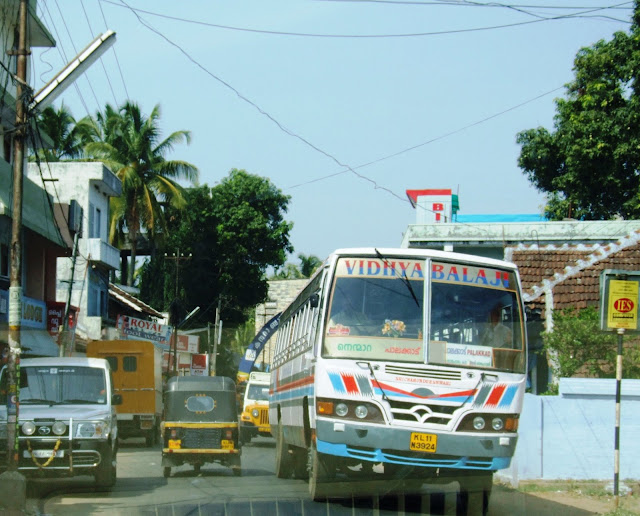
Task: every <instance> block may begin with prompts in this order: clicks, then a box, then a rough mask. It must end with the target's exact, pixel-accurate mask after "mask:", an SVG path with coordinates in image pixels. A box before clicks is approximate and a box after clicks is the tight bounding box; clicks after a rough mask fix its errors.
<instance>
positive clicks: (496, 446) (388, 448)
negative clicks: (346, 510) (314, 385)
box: [316, 418, 518, 471]
mask: <svg viewBox="0 0 640 516" xmlns="http://www.w3.org/2000/svg"><path fill="white" fill-rule="evenodd" d="M412 434H421V435H422V436H430V437H428V438H429V439H430V440H431V442H433V443H434V447H433V451H429V452H426V451H414V450H412V449H411V442H412ZM434 436H435V439H434ZM415 437H416V436H414V440H415ZM418 437H419V436H418ZM517 440H518V437H517V434H515V433H508V434H489V433H470V432H459V433H438V432H436V431H433V430H420V429H415V428H391V427H389V426H386V425H363V424H358V423H353V422H347V421H340V422H337V421H334V420H324V419H320V418H319V419H318V420H317V421H316V447H317V450H318V452H320V453H325V454H328V455H333V456H337V457H344V458H348V459H352V460H355V461H369V462H376V463H379V462H382V463H391V464H401V465H407V466H419V467H426V468H448V469H449V468H450V469H475V470H487V471H496V470H499V469H504V468H507V467H509V465H510V464H511V457H513V454H514V452H515V447H516V442H517ZM381 443H383V446H384V447H381V446H380V444H381Z"/></svg>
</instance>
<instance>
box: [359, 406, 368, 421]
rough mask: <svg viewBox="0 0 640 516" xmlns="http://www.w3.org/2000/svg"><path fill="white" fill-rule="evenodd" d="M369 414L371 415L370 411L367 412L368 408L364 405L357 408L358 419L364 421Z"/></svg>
mask: <svg viewBox="0 0 640 516" xmlns="http://www.w3.org/2000/svg"><path fill="white" fill-rule="evenodd" d="M368 414H369V410H367V407H365V406H364V405H358V406H357V407H356V417H357V418H358V419H364V418H366V417H367V415H368Z"/></svg>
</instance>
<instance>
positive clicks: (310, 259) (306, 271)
mask: <svg viewBox="0 0 640 516" xmlns="http://www.w3.org/2000/svg"><path fill="white" fill-rule="evenodd" d="M298 259H299V260H300V273H301V274H302V277H303V278H310V277H311V275H312V274H313V273H314V272H315V271H316V269H317V268H318V267H320V266H321V265H322V260H321V259H320V258H318V257H317V256H315V255H313V254H310V255H309V256H305V255H304V254H302V253H300V254H299V255H298Z"/></svg>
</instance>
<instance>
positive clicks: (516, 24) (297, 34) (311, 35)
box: [101, 0, 631, 39]
mask: <svg viewBox="0 0 640 516" xmlns="http://www.w3.org/2000/svg"><path fill="white" fill-rule="evenodd" d="M121 1H122V0H121ZM101 2H106V3H110V4H113V5H116V6H118V7H122V6H121V5H118V4H116V3H114V2H111V1H109V0H101ZM123 3H124V2H123ZM630 3H631V2H623V3H620V4H615V5H613V6H605V7H596V8H587V9H585V10H583V11H582V12H579V13H570V14H563V15H558V16H550V17H541V16H538V15H535V14H532V13H528V12H525V11H521V12H524V13H525V14H529V15H531V16H537V18H536V19H535V20H529V21H522V22H514V23H507V24H502V25H492V26H488V27H474V28H468V29H451V30H443V31H431V32H412V33H401V34H319V33H315V34H314V33H306V32H287V31H273V30H265V29H249V28H246V27H234V26H230V25H220V24H216V23H209V22H203V21H200V20H191V19H187V18H181V17H178V16H169V15H166V14H160V13H156V12H152V11H147V10H144V9H139V8H136V7H131V6H129V5H128V4H125V6H126V7H127V8H129V9H130V10H131V11H132V12H133V13H134V14H135V15H136V16H138V13H142V14H147V15H149V16H156V17H158V18H164V19H168V20H174V21H180V22H184V23H191V24H194V25H202V26H205V27H213V28H217V29H224V30H232V31H238V32H252V33H257V34H267V35H272V36H293V37H305V38H353V39H383V38H414V37H426V36H442V35H447V34H461V33H467V32H481V31H488V30H497V29H505V28H510V27H519V26H522V25H530V24H532V23H539V22H543V21H551V20H562V19H571V18H582V17H585V16H584V15H585V14H589V13H595V12H599V11H604V10H608V9H613V8H619V7H621V6H624V5H628V4H630ZM449 5H467V6H474V5H477V6H481V5H486V6H490V4H474V3H471V2H469V3H467V2H465V3H464V4H449ZM499 5H501V4H497V5H496V7H497V6H499ZM503 7H505V8H507V7H510V8H512V9H516V8H515V7H513V6H507V5H503ZM516 10H519V9H516ZM138 19H140V18H139V16H138ZM614 21H620V22H623V23H630V22H628V21H625V20H618V19H614Z"/></svg>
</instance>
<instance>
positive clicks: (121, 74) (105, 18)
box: [98, 1, 131, 99]
mask: <svg viewBox="0 0 640 516" xmlns="http://www.w3.org/2000/svg"><path fill="white" fill-rule="evenodd" d="M98 7H100V13H101V14H102V20H103V21H104V27H105V29H108V28H109V24H108V23H107V17H106V16H105V15H104V10H103V9H102V3H101V2H100V1H99V2H98ZM118 7H120V6H118ZM111 50H113V56H114V57H115V58H116V65H117V66H118V71H119V72H120V79H122V86H123V87H124V92H125V94H126V96H127V99H130V98H131V97H130V96H129V92H128V91H127V83H126V82H125V80H124V74H123V73H122V68H121V67H120V61H119V59H118V53H117V52H116V47H115V45H114V46H113V47H112V48H111Z"/></svg>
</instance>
